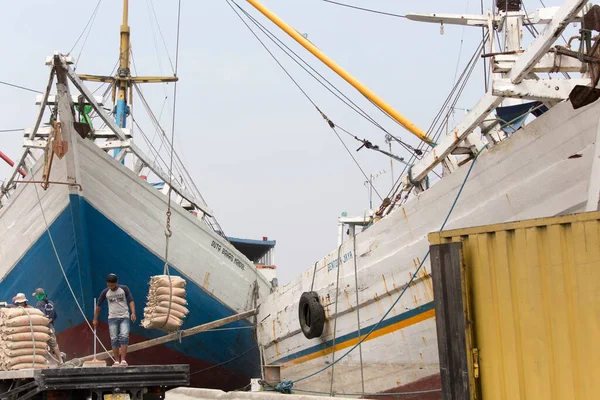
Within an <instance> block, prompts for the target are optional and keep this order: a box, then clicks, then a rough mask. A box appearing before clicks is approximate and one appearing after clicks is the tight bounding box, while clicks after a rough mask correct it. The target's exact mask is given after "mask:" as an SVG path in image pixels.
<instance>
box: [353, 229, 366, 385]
mask: <svg viewBox="0 0 600 400" xmlns="http://www.w3.org/2000/svg"><path fill="white" fill-rule="evenodd" d="M352 256H353V257H352V258H353V259H354V286H355V287H356V290H355V292H356V325H357V326H358V337H360V302H359V299H358V263H357V262H356V232H355V231H354V232H353V235H352ZM358 354H359V359H360V383H361V387H362V392H363V394H364V393H365V373H364V369H363V356H362V344H360V345H359V346H358Z"/></svg>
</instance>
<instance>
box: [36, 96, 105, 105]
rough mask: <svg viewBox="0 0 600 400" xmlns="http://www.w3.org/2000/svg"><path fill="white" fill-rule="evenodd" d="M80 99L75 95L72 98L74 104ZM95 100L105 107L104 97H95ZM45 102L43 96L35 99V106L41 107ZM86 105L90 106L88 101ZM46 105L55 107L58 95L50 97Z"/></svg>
mask: <svg viewBox="0 0 600 400" xmlns="http://www.w3.org/2000/svg"><path fill="white" fill-rule="evenodd" d="M78 97H79V96H75V95H72V96H71V100H72V101H73V103H74V104H77V103H78V102H79V100H78ZM94 99H95V100H96V102H97V103H98V104H100V105H101V106H103V105H104V103H103V102H102V96H94ZM43 100H44V97H43V96H42V95H39V96H36V98H35V104H36V105H40V104H42V102H43ZM84 103H85V104H89V103H88V102H87V101H86V102H84ZM46 104H47V105H49V106H53V105H55V104H56V95H50V96H48V97H47V99H46Z"/></svg>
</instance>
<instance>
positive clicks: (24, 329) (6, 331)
mask: <svg viewBox="0 0 600 400" xmlns="http://www.w3.org/2000/svg"><path fill="white" fill-rule="evenodd" d="M32 328H33V331H34V332H42V333H46V334H49V333H50V328H48V327H47V326H42V325H33V327H31V326H29V324H27V326H14V327H7V326H4V327H0V335H3V336H6V335H12V334H13V333H28V332H31V329H32Z"/></svg>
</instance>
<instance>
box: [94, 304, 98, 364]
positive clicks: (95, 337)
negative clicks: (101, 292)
mask: <svg viewBox="0 0 600 400" xmlns="http://www.w3.org/2000/svg"><path fill="white" fill-rule="evenodd" d="M94 312H96V298H95V297H94ZM97 341H98V336H97V335H96V327H95V326H94V360H95V359H96V342H97Z"/></svg>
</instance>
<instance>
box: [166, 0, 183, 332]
mask: <svg viewBox="0 0 600 400" xmlns="http://www.w3.org/2000/svg"><path fill="white" fill-rule="evenodd" d="M180 24H181V0H179V2H178V7H177V42H176V45H175V73H174V75H175V76H177V68H178V66H179V33H180ZM176 109H177V81H175V83H174V85H173V116H172V118H173V120H172V125H171V165H170V167H169V170H168V173H169V191H168V193H167V221H166V224H165V267H164V272H163V274H166V275H168V277H169V311H168V312H167V317H166V318H165V323H164V324H163V327H164V326H165V325H166V324H167V322H169V317H170V316H171V304H172V301H173V285H172V284H171V271H170V270H169V239H170V238H171V236H172V234H173V233H172V231H171V194H172V191H173V187H172V186H171V185H172V183H173V152H174V149H175V143H174V140H175V111H176Z"/></svg>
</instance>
